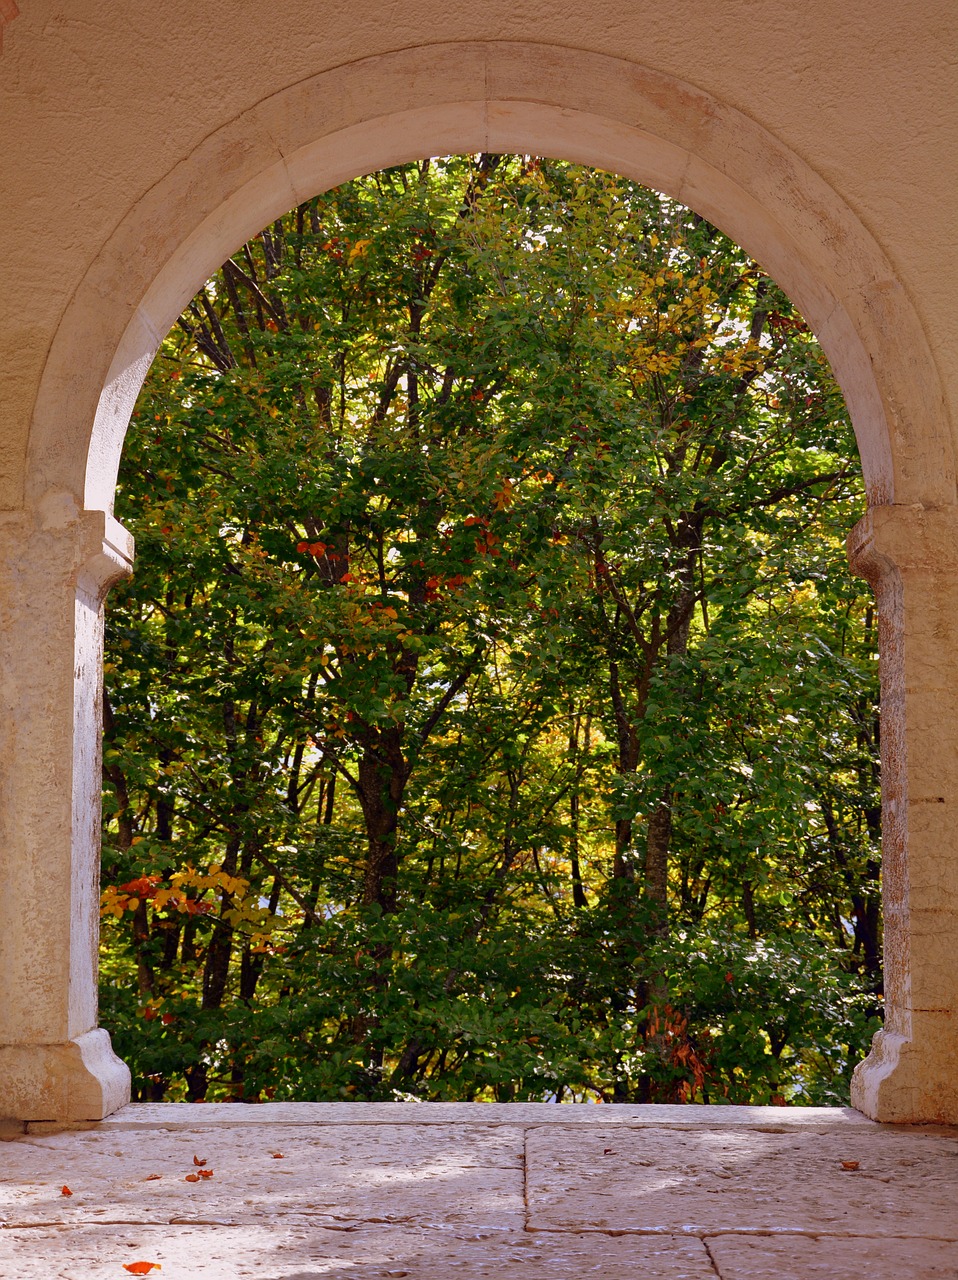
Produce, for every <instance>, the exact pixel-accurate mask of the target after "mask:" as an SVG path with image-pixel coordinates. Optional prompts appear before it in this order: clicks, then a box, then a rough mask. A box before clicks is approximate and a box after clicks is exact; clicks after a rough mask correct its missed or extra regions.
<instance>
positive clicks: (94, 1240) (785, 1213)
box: [0, 1104, 958, 1280]
mask: <svg viewBox="0 0 958 1280" xmlns="http://www.w3.org/2000/svg"><path fill="white" fill-rule="evenodd" d="M604 1110H605V1109H604V1108H598V1107H586V1106H583V1107H580V1108H571V1107H551V1108H545V1107H538V1106H524V1105H519V1106H516V1107H509V1106H489V1107H483V1106H475V1107H471V1108H470V1107H465V1106H462V1105H458V1104H456V1105H450V1106H436V1107H435V1108H433V1107H430V1106H427V1105H422V1106H412V1105H406V1106H403V1105H391V1106H390V1105H370V1106H368V1107H362V1106H357V1105H348V1104H344V1105H340V1104H315V1105H311V1104H289V1105H287V1106H285V1107H284V1106H282V1105H278V1106H275V1107H270V1106H264V1107H240V1106H234V1107H217V1108H213V1107H208V1108H207V1107H170V1108H168V1109H166V1110H164V1108H163V1107H160V1106H144V1107H133V1106H131V1107H126V1108H124V1110H123V1111H122V1112H121V1113H120V1114H119V1115H118V1117H117V1119H116V1120H114V1121H112V1122H108V1123H104V1124H102V1125H99V1126H97V1127H96V1128H91V1129H88V1130H82V1131H67V1132H60V1133H50V1132H39V1133H38V1132H35V1133H30V1134H26V1135H24V1134H22V1133H21V1134H20V1135H19V1136H17V1135H16V1134H15V1133H14V1132H13V1131H12V1129H10V1128H9V1127H8V1128H7V1129H6V1130H5V1131H0V1137H3V1136H5V1137H6V1138H7V1141H5V1142H3V1143H2V1144H0V1277H3V1280H40V1278H41V1277H43V1280H46V1278H47V1277H59V1278H60V1280H108V1278H109V1280H120V1277H122V1276H124V1275H126V1274H127V1273H126V1272H124V1271H123V1265H124V1264H125V1263H132V1262H137V1261H146V1262H156V1263H159V1264H160V1265H161V1266H162V1272H161V1273H156V1272H154V1273H152V1274H154V1275H159V1277H160V1280H382V1278H383V1277H390V1276H395V1277H409V1278H410V1280H447V1278H451V1280H456V1277H461V1280H480V1278H482V1280H500V1278H503V1277H507V1276H513V1275H518V1276H521V1277H522V1280H578V1277H596V1280H633V1277H634V1278H635V1280H716V1277H718V1278H719V1280H816V1278H817V1277H819V1276H821V1277H822V1280H826V1278H827V1280H864V1278H865V1277H867V1280H892V1278H893V1277H894V1280H902V1278H903V1277H907V1280H932V1277H935V1278H938V1277H942V1278H943V1277H951V1278H952V1280H954V1278H955V1277H958V1213H956V1212H955V1209H956V1205H958V1195H956V1187H958V1130H955V1129H952V1130H929V1131H923V1130H914V1129H897V1130H896V1129H892V1128H884V1129H883V1128H880V1127H879V1126H877V1125H875V1124H871V1123H869V1122H867V1121H864V1122H863V1121H862V1120H861V1119H860V1118H858V1119H855V1118H853V1117H851V1116H849V1115H848V1114H847V1113H845V1112H842V1111H840V1110H836V1111H834V1112H828V1111H826V1110H824V1109H815V1110H813V1111H810V1113H809V1114H808V1115H807V1116H806V1117H804V1120H805V1122H804V1123H789V1121H790V1120H791V1119H792V1118H793V1117H798V1114H799V1113H798V1111H797V1109H796V1110H795V1111H792V1112H785V1113H784V1114H783V1113H782V1112H781V1111H780V1109H778V1108H748V1109H745V1108H742V1109H741V1111H742V1112H746V1111H747V1112H749V1113H751V1114H747V1115H742V1116H740V1118H739V1119H737V1120H736V1121H735V1122H734V1123H733V1122H731V1117H730V1114H729V1113H731V1112H734V1111H737V1110H739V1109H737V1108H715V1109H711V1108H705V1107H699V1108H691V1107H690V1108H674V1107H654V1108H648V1110H647V1111H646V1112H643V1110H642V1109H641V1108H634V1107H628V1108H621V1109H610V1110H612V1111H613V1114H617V1115H621V1116H622V1117H623V1120H622V1122H620V1123H618V1124H609V1123H606V1124H604V1125H603V1124H600V1123H599V1122H598V1121H599V1119H600V1118H601V1117H600V1116H599V1115H596V1113H601V1112H604ZM546 1111H548V1112H550V1113H551V1116H552V1119H551V1120H550V1119H549V1118H548V1117H547V1116H546V1115H544V1114H543V1113H544V1112H546ZM682 1111H684V1112H685V1114H686V1116H687V1117H688V1118H687V1119H686V1121H685V1123H684V1125H681V1126H680V1122H679V1121H678V1120H677V1121H675V1122H673V1121H672V1120H671V1119H670V1117H671V1116H673V1115H674V1114H675V1113H677V1112H682ZM464 1112H465V1113H466V1114H467V1115H472V1116H485V1117H487V1118H486V1119H485V1120H484V1121H477V1122H476V1123H473V1124H461V1123H460V1124H457V1123H448V1122H443V1123H439V1122H433V1123H415V1117H416V1116H423V1117H425V1116H428V1115H430V1114H434V1115H437V1116H443V1117H448V1116H450V1114H452V1113H456V1114H457V1115H458V1114H462V1113H464ZM769 1112H773V1113H775V1114H773V1115H769V1114H768V1113H769ZM226 1113H229V1115H231V1116H233V1117H235V1119H234V1120H232V1122H231V1121H230V1120H229V1118H228V1116H227V1114H226ZM306 1114H311V1115H312V1116H313V1117H314V1118H316V1121H315V1122H314V1123H304V1121H303V1117H304V1116H305V1115H306ZM333 1114H334V1115H337V1116H338V1117H339V1120H340V1122H339V1123H330V1121H329V1117H330V1115H333ZM639 1114H642V1115H646V1116H648V1117H649V1118H650V1119H651V1118H653V1117H654V1118H656V1119H658V1121H659V1123H658V1124H652V1123H649V1122H646V1123H641V1122H639V1121H638V1119H637V1118H636V1117H637V1116H638V1115H639ZM710 1114H712V1115H714V1117H715V1123H714V1124H712V1125H710V1124H709V1115H710ZM271 1115H277V1116H278V1117H282V1118H279V1119H277V1122H276V1123H270V1116H271ZM510 1115H511V1116H512V1117H513V1118H514V1123H512V1124H506V1123H505V1122H504V1121H505V1119H506V1118H507V1117H508V1116H510ZM320 1116H322V1117H325V1119H323V1120H320V1119H318V1117H320ZM573 1116H574V1117H576V1118H575V1119H571V1118H570V1117H573ZM593 1116H595V1117H596V1118H595V1119H592V1117H593ZM254 1117H255V1119H254ZM138 1119H139V1121H140V1123H139V1124H137V1120H138ZM629 1120H631V1123H627V1122H626V1121H629ZM775 1120H778V1121H779V1123H778V1125H777V1126H776V1125H775V1124H774V1123H773V1121H775ZM274 1153H280V1154H281V1158H278V1159H277V1158H276V1155H275V1154H274ZM194 1156H196V1157H197V1158H198V1159H200V1160H206V1161H207V1163H206V1164H205V1165H202V1166H200V1165H197V1164H195V1163H194V1159H193V1157H194ZM842 1160H845V1161H849V1160H857V1161H858V1164H859V1168H858V1169H857V1170H847V1171H843V1170H842V1169H841V1167H840V1166H841V1161H842ZM199 1168H203V1169H205V1170H207V1171H209V1170H212V1171H213V1177H212V1178H210V1179H201V1180H199V1181H197V1182H193V1183H188V1182H186V1181H185V1180H184V1179H185V1176H186V1174H187V1173H189V1174H191V1175H193V1176H196V1175H195V1171H196V1170H197V1169H199ZM64 1186H66V1187H68V1188H69V1189H70V1191H71V1192H72V1195H69V1196H66V1195H64V1194H63V1191H62V1188H63V1187H64Z"/></svg>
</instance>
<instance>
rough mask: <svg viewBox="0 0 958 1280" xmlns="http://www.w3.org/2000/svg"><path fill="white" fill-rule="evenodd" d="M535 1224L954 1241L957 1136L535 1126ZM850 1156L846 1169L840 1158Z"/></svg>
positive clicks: (531, 1185)
mask: <svg viewBox="0 0 958 1280" xmlns="http://www.w3.org/2000/svg"><path fill="white" fill-rule="evenodd" d="M526 1149H527V1155H526V1159H527V1166H528V1174H527V1176H528V1184H527V1196H528V1201H529V1214H530V1225H531V1226H532V1227H533V1229H535V1230H542V1229H553V1230H571V1229H574V1228H575V1227H577V1226H579V1225H581V1224H582V1223H583V1222H584V1221H588V1222H589V1223H590V1224H591V1225H592V1226H594V1227H596V1228H598V1229H600V1230H604V1231H611V1230H617V1231H683V1230H684V1231H693V1232H696V1233H702V1234H707V1233H708V1232H710V1231H742V1230H745V1231H753V1230H755V1231H770V1232H776V1231H807V1232H820V1233H831V1234H838V1235H846V1234H849V1233H854V1234H857V1235H863V1236H895V1235H915V1236H930V1237H938V1238H945V1239H949V1238H950V1239H954V1240H956V1241H958V1133H955V1131H950V1132H940V1133H915V1132H908V1131H891V1130H882V1129H877V1128H872V1129H856V1130H852V1129H849V1130H848V1131H847V1132H840V1133H836V1132H820V1133H814V1132H809V1133H798V1134H789V1133H765V1132H760V1131H757V1130H751V1129H749V1130H741V1131H736V1132H729V1131H713V1132H709V1131H707V1130H703V1131H702V1132H699V1133H690V1132H676V1131H673V1130H669V1129H646V1130H633V1131H628V1130H620V1129H607V1130H605V1131H602V1130H601V1129H593V1128H589V1129H588V1130H580V1131H576V1132H569V1131H568V1130H561V1131H558V1132H557V1131H548V1130H536V1131H532V1132H530V1133H529V1134H528V1136H527V1139H526ZM852 1161H857V1163H858V1168H857V1169H854V1170H845V1169H843V1168H842V1164H843V1162H852Z"/></svg>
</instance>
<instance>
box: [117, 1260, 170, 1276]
mask: <svg viewBox="0 0 958 1280" xmlns="http://www.w3.org/2000/svg"><path fill="white" fill-rule="evenodd" d="M123 1270H124V1271H129V1273H130V1275H133V1276H147V1275H149V1274H150V1272H151V1271H162V1270H163V1268H162V1267H161V1266H160V1264H159V1263H158V1262H124V1264H123Z"/></svg>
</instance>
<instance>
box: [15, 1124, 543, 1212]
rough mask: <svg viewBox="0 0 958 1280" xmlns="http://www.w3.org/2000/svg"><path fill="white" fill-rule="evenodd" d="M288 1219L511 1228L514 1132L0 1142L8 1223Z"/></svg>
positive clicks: (349, 1130) (58, 1137) (209, 1134)
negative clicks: (67, 1190) (293, 1217)
mask: <svg viewBox="0 0 958 1280" xmlns="http://www.w3.org/2000/svg"><path fill="white" fill-rule="evenodd" d="M196 1160H199V1161H202V1162H203V1163H202V1165H198V1164H196V1163H195V1161H196ZM209 1174H211V1175H212V1176H205V1175H209ZM64 1186H67V1187H68V1188H69V1190H70V1192H71V1193H72V1194H70V1195H65V1194H63V1191H62V1188H63V1187H64ZM289 1215H294V1216H297V1217H305V1218H320V1219H322V1218H327V1219H330V1220H332V1221H334V1222H341V1221H367V1222H368V1221H379V1222H407V1223H461V1222H468V1223H470V1224H478V1225H495V1226H496V1227H499V1228H504V1227H512V1228H515V1229H521V1227H522V1226H523V1224H524V1220H525V1206H524V1199H523V1134H522V1130H521V1129H518V1128H512V1129H509V1128H502V1127H496V1128H481V1127H479V1128H470V1127H469V1126H462V1125H459V1126H454V1125H449V1126H445V1127H430V1128H426V1129H420V1128H416V1127H412V1126H380V1127H367V1126H362V1127H359V1128H353V1127H351V1126H348V1125H340V1126H332V1125H331V1126H326V1127H323V1128H315V1127H310V1126H293V1125H289V1126H283V1127H281V1128H278V1129H270V1128H267V1127H264V1126H261V1125H256V1126H247V1127H245V1128H229V1129H218V1130H217V1129H214V1128H209V1127H203V1126H202V1125H196V1126H191V1127H190V1128H181V1129H179V1130H151V1131H147V1132H145V1133H143V1132H123V1131H119V1132H118V1131H110V1130H101V1131H96V1132H93V1131H91V1132H85V1133H59V1134H53V1135H40V1136H36V1135H34V1136H27V1137H21V1138H19V1139H15V1140H14V1141H12V1142H7V1143H4V1144H3V1145H2V1146H0V1223H3V1224H4V1225H6V1226H7V1227H10V1226H21V1225H30V1224H35V1223H63V1224H78V1223H80V1222H84V1221H85V1222H91V1221H96V1220H97V1219H100V1220H111V1221H134V1222H153V1223H168V1222H171V1221H174V1220H180V1221H183V1220H190V1219H197V1218H199V1219H213V1220H216V1221H218V1222H223V1223H231V1222H235V1223H243V1222H247V1221H250V1220H253V1219H255V1218H260V1219H262V1218H265V1217H272V1218H278V1217H287V1216H289Z"/></svg>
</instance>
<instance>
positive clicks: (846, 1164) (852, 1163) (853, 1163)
mask: <svg viewBox="0 0 958 1280" xmlns="http://www.w3.org/2000/svg"><path fill="white" fill-rule="evenodd" d="M842 1168H843V1169H857V1168H858V1161H857V1160H843V1161H842Z"/></svg>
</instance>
